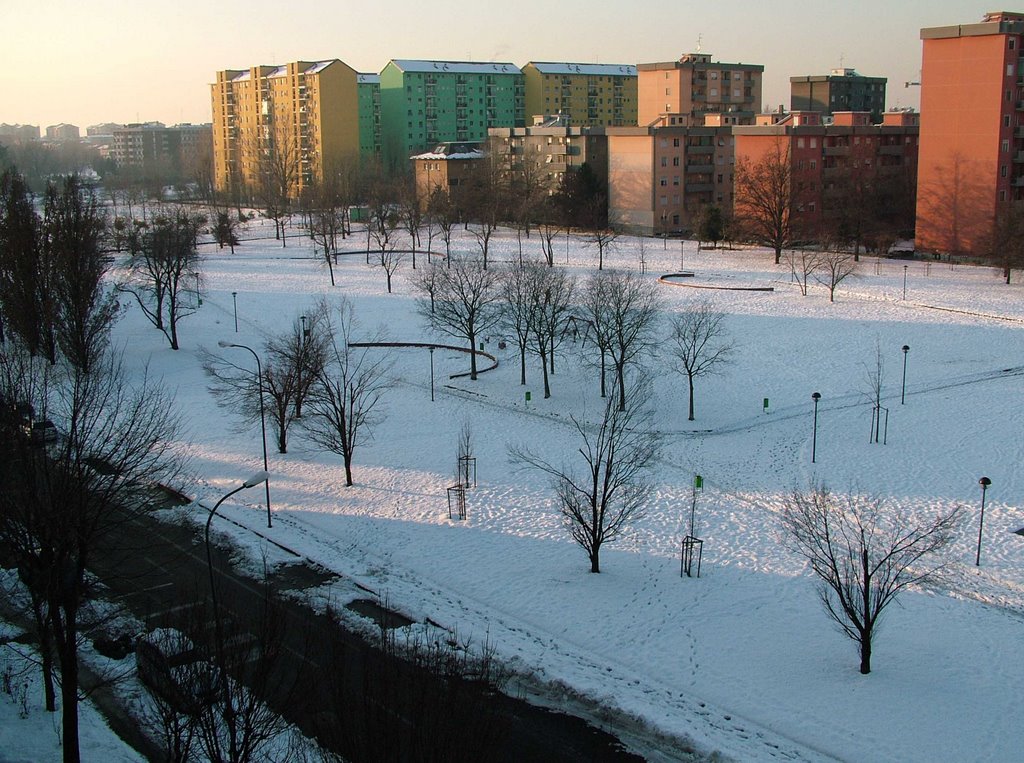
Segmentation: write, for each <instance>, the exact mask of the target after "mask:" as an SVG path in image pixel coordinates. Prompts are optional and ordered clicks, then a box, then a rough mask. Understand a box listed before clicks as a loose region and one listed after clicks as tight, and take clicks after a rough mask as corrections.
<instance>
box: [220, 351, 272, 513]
mask: <svg viewBox="0 0 1024 763" xmlns="http://www.w3.org/2000/svg"><path fill="white" fill-rule="evenodd" d="M217 346H218V347H237V348H238V349H240V350H248V351H249V352H251V353H252V356H253V357H254V358H256V384H257V386H258V387H259V391H260V431H261V432H262V434H263V471H265V472H266V471H268V470H269V467H268V466H267V418H266V413H265V410H264V407H263V365H262V364H261V363H260V356H259V355H257V354H256V351H255V350H253V348H252V347H246V346H245V345H244V344H231V343H230V342H225V341H224V340H223V339H222V340H220V341H219V342H217ZM264 484H265V486H266V490H267V527H273V526H274V525H273V523H272V522H271V519H270V480H269V479H267V480H266V482H265V483H264Z"/></svg>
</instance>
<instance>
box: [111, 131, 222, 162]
mask: <svg viewBox="0 0 1024 763" xmlns="http://www.w3.org/2000/svg"><path fill="white" fill-rule="evenodd" d="M212 143H213V133H212V126H211V125H209V124H205V125H192V124H180V125H174V126H173V127H166V126H165V125H164V124H163V123H161V122H145V123H138V124H127V125H124V126H118V127H115V128H114V129H113V131H112V133H111V143H110V152H109V155H110V158H111V159H113V160H114V164H115V165H116V166H117V167H118V168H119V169H126V168H135V169H146V170H151V169H157V170H160V171H163V172H167V173H182V172H187V171H189V170H190V169H192V168H194V167H195V166H196V161H197V160H198V159H199V158H200V157H201V156H204V155H208V154H209V153H210V151H211V148H212Z"/></svg>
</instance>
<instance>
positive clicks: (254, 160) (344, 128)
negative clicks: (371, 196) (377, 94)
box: [211, 59, 359, 198]
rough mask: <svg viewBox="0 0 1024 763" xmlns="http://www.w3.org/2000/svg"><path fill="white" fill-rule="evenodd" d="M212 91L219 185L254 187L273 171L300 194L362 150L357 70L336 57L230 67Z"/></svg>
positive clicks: (240, 189) (228, 188)
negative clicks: (326, 171) (247, 67)
mask: <svg viewBox="0 0 1024 763" xmlns="http://www.w3.org/2000/svg"><path fill="white" fill-rule="evenodd" d="M211 94H212V100H213V160H214V177H215V183H216V187H217V190H218V191H222V192H233V193H245V192H250V191H254V190H256V189H257V188H258V187H259V185H260V183H261V182H263V181H264V180H265V179H267V178H268V176H273V181H274V182H278V183H282V184H284V185H287V187H288V188H289V196H291V197H292V198H298V196H299V195H300V194H301V193H302V190H303V189H304V188H306V187H307V186H309V185H310V184H311V183H313V182H315V181H316V180H318V179H321V178H322V177H323V173H324V169H325V168H330V167H331V166H332V164H335V163H338V164H340V163H342V162H345V161H351V160H353V159H355V158H357V157H358V155H359V95H358V74H357V72H356V71H355V69H353V68H352V67H350V66H348V65H347V64H345V63H343V62H342V61H339V60H338V59H332V60H328V61H315V62H310V61H295V62H293V63H289V64H284V65H282V66H254V67H252V68H250V69H244V70H236V69H226V70H224V71H220V72H217V80H216V82H215V83H214V84H213V85H212V86H211Z"/></svg>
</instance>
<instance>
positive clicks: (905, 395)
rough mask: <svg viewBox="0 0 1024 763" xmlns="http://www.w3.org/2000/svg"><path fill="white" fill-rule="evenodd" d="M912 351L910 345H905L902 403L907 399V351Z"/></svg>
mask: <svg viewBox="0 0 1024 763" xmlns="http://www.w3.org/2000/svg"><path fill="white" fill-rule="evenodd" d="M908 352H910V345H909V344H905V345H903V389H902V391H901V392H900V405H903V402H904V401H905V400H906V399H907V353H908Z"/></svg>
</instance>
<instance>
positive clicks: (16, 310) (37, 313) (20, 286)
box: [0, 168, 56, 361]
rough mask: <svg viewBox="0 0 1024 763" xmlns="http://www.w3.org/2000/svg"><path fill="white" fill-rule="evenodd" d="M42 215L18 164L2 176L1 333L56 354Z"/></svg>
mask: <svg viewBox="0 0 1024 763" xmlns="http://www.w3.org/2000/svg"><path fill="white" fill-rule="evenodd" d="M41 225H42V224H41V221H40V219H39V216H38V215H37V214H36V211H35V204H34V201H33V198H32V192H31V190H30V189H29V186H28V184H27V183H26V182H25V179H24V177H23V176H22V175H21V174H20V173H19V172H18V171H17V169H16V168H8V169H7V170H5V171H4V173H3V175H2V176H0V339H3V338H6V337H7V335H9V334H13V335H15V336H18V337H21V340H22V341H23V342H24V344H25V346H26V347H27V348H28V350H29V351H30V352H31V353H32V354H33V355H35V354H43V355H46V356H47V357H48V358H49V359H50V360H51V361H55V360H56V339H55V335H54V331H53V324H54V315H53V313H54V305H53V281H54V278H55V277H56V276H55V268H54V267H53V266H52V263H50V261H49V259H48V258H47V257H45V254H46V253H45V252H44V251H41V248H40V228H41Z"/></svg>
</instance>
